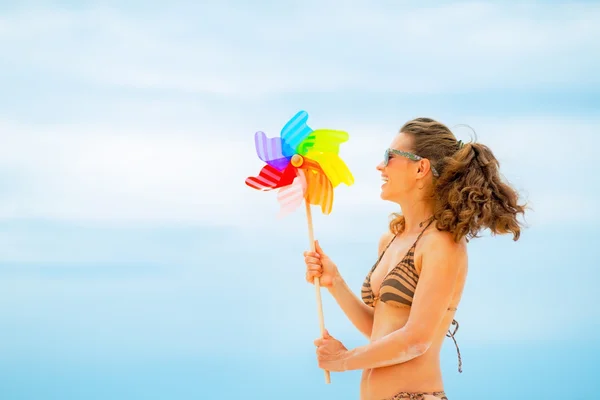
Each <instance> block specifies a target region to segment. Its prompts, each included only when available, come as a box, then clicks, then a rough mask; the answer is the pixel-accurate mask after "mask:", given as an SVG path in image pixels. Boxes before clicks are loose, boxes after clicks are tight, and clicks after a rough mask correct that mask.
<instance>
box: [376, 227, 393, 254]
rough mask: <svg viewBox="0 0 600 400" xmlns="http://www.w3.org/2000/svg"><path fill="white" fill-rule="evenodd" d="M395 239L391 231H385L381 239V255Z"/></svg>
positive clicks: (379, 249)
mask: <svg viewBox="0 0 600 400" xmlns="http://www.w3.org/2000/svg"><path fill="white" fill-rule="evenodd" d="M392 239H394V234H393V233H392V232H390V231H389V230H387V231H385V232H384V233H383V235H381V237H380V238H379V248H378V251H379V254H381V252H382V251H383V250H384V249H385V248H386V247H387V245H388V244H390V242H391V241H392Z"/></svg>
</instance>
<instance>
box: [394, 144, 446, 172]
mask: <svg viewBox="0 0 600 400" xmlns="http://www.w3.org/2000/svg"><path fill="white" fill-rule="evenodd" d="M392 154H394V155H398V156H402V157H406V158H408V159H409V160H412V161H421V160H422V159H423V157H421V156H418V155H416V154H413V153H409V152H408V151H402V150H396V149H386V150H385V156H384V157H383V165H384V166H386V167H387V165H388V163H389V162H390V158H393V157H390V156H391V155H392ZM431 173H432V174H433V176H435V177H436V178H437V177H439V176H440V174H438V172H437V170H436V169H435V167H434V166H433V165H431Z"/></svg>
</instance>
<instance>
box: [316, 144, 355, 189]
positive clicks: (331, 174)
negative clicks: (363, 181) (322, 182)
mask: <svg viewBox="0 0 600 400" xmlns="http://www.w3.org/2000/svg"><path fill="white" fill-rule="evenodd" d="M304 157H306V158H308V159H310V160H313V161H316V162H317V163H318V164H319V166H320V167H321V168H322V169H323V172H324V173H325V175H327V178H329V180H330V181H331V185H332V186H333V187H334V188H335V187H337V186H338V185H339V184H340V183H345V184H346V185H348V186H350V185H352V184H353V183H354V176H352V173H351V172H350V169H348V166H347V165H346V163H345V162H344V161H343V160H342V159H341V158H340V156H338V155H337V154H334V153H321V152H317V151H313V150H311V151H309V152H308V153H306V155H305V156H304Z"/></svg>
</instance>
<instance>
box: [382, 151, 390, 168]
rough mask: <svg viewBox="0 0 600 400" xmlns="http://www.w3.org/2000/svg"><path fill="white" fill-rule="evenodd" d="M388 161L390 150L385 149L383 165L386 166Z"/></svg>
mask: <svg viewBox="0 0 600 400" xmlns="http://www.w3.org/2000/svg"><path fill="white" fill-rule="evenodd" d="M389 161H390V150H389V149H386V150H385V155H384V156H383V165H385V166H387V165H388V162H389Z"/></svg>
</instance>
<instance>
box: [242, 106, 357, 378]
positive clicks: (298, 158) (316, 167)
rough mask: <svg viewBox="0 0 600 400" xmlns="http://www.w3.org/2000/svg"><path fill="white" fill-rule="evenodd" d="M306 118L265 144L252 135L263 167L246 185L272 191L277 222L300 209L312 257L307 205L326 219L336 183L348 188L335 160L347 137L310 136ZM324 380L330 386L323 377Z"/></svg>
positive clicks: (346, 173)
mask: <svg viewBox="0 0 600 400" xmlns="http://www.w3.org/2000/svg"><path fill="white" fill-rule="evenodd" d="M307 120H308V114H307V113H306V111H299V112H298V113H297V114H296V115H294V116H293V117H292V118H291V119H290V120H289V121H288V123H287V124H285V126H284V127H283V129H282V130H281V134H280V137H274V138H267V136H266V135H265V133H264V132H256V134H255V136H254V141H255V145H256V153H257V154H258V157H259V158H260V159H261V160H262V161H264V162H265V163H266V164H267V165H265V166H264V167H263V168H262V169H261V171H260V173H259V174H258V176H253V177H249V178H247V179H246V185H248V186H250V187H251V188H254V189H257V190H260V191H270V190H275V189H278V192H277V200H278V201H279V204H280V213H279V215H280V216H283V215H286V214H288V213H290V212H292V211H294V210H295V209H296V208H297V207H299V206H300V204H302V202H304V203H305V206H306V217H307V220H308V236H309V242H310V247H311V249H312V250H313V251H314V249H315V245H314V235H313V225H312V216H311V209H310V205H311V204H312V205H316V206H321V211H322V212H323V214H325V215H328V214H330V213H331V210H332V207H333V189H335V188H336V187H337V186H338V185H339V184H340V183H345V184H346V185H348V186H350V185H352V184H353V183H354V177H353V176H352V173H351V172H350V170H349V169H348V167H347V166H346V164H345V163H344V161H343V160H342V159H341V158H340V157H339V155H338V153H339V148H340V144H341V143H343V142H346V141H347V140H348V133H347V132H344V131H338V130H332V129H317V130H312V129H311V128H310V127H309V126H308V125H307V124H306V121H307ZM314 283H315V287H316V290H317V303H318V312H319V321H320V324H321V334H323V332H324V330H325V324H324V319H323V306H322V304H321V291H320V285H319V279H318V278H315V282H314ZM325 380H326V382H327V383H330V376H329V371H325Z"/></svg>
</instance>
